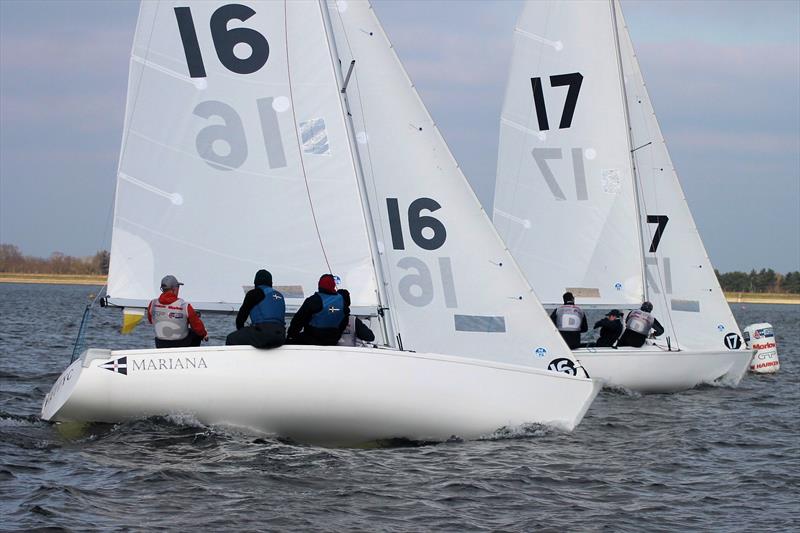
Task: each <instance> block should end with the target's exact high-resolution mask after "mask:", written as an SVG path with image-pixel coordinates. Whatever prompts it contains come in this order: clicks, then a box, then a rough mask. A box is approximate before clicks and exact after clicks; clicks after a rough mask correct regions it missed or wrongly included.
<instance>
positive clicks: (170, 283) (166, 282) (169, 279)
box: [161, 274, 183, 291]
mask: <svg viewBox="0 0 800 533" xmlns="http://www.w3.org/2000/svg"><path fill="white" fill-rule="evenodd" d="M180 285H183V283H181V282H180V281H178V278H176V277H175V276H173V275H172V274H169V275H166V276H164V277H163V278H161V290H162V291H165V290H168V289H177V288H178V287H179V286H180Z"/></svg>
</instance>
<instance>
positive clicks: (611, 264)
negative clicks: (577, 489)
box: [493, 0, 751, 392]
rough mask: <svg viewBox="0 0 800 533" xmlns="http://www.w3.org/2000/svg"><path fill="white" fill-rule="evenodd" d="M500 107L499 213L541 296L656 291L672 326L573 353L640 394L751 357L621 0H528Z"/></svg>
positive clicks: (590, 298)
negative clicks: (645, 337)
mask: <svg viewBox="0 0 800 533" xmlns="http://www.w3.org/2000/svg"><path fill="white" fill-rule="evenodd" d="M514 39H515V44H514V53H513V59H512V65H511V73H510V76H509V82H508V87H507V92H506V97H505V102H504V107H503V112H502V118H501V127H500V147H499V156H498V165H497V182H496V189H495V201H494V202H495V203H494V215H493V218H494V223H495V225H496V227H497V229H498V231H499V233H500V235H501V236H502V237H503V238H504V240H505V241H506V243H507V244H508V246H509V249H510V250H511V251H512V253H513V254H514V256H515V258H516V259H517V261H518V262H519V264H520V266H521V267H522V269H523V271H524V272H525V275H526V276H527V277H528V280H529V281H530V282H531V284H532V285H533V286H534V289H535V290H536V293H537V295H538V297H539V299H540V300H541V302H542V303H543V304H544V305H545V306H548V305H550V306H556V305H560V304H561V303H562V299H561V296H562V293H563V292H565V291H571V292H573V293H574V295H575V296H576V303H577V304H578V305H581V306H582V307H586V308H600V309H611V308H622V309H625V308H627V309H631V308H638V307H639V305H640V304H641V303H642V302H643V301H644V300H650V301H651V302H652V303H653V304H654V306H655V310H654V313H655V315H656V316H657V317H658V318H659V320H660V322H661V323H662V324H663V326H664V328H665V330H666V332H665V334H664V336H663V337H661V338H659V339H658V340H657V341H654V342H650V343H648V344H646V345H645V346H644V347H642V348H624V349H623V348H620V349H616V350H615V349H610V348H588V349H579V350H576V351H575V352H574V353H575V355H576V356H577V357H578V359H579V360H580V362H581V363H582V364H583V365H584V367H585V368H586V369H587V370H588V371H589V373H590V375H591V376H592V377H597V378H600V379H602V380H603V381H604V382H605V383H606V384H607V385H610V386H622V387H626V388H629V389H632V390H636V391H642V392H668V391H677V390H682V389H687V388H691V387H694V386H696V385H698V384H701V383H710V382H714V381H718V380H723V381H724V382H726V383H730V384H734V385H735V384H737V383H738V382H739V380H740V379H741V377H742V376H743V374H744V372H745V370H746V368H747V361H748V359H749V357H750V355H751V352H750V351H749V350H746V349H745V348H744V347H743V346H742V341H741V334H740V331H739V328H738V326H737V324H736V321H735V320H734V318H733V316H732V314H731V311H730V308H729V307H728V304H727V302H726V301H725V298H724V296H723V293H722V291H721V289H720V287H719V284H718V282H717V279H716V276H715V274H714V270H713V268H712V266H711V263H710V261H709V258H708V255H707V254H706V251H705V248H704V247H703V244H702V242H701V240H700V235H699V234H698V231H697V228H696V227H695V224H694V221H693V220H692V216H691V213H690V212H689V208H688V205H687V204H686V200H685V198H684V195H683V191H682V190H681V186H680V183H679V182H678V177H677V174H676V172H675V169H674V168H673V166H672V162H671V160H670V158H669V154H668V152H667V147H666V144H665V142H664V138H663V136H662V135H661V130H660V129H659V126H658V122H657V120H656V116H655V113H654V111H653V107H652V104H651V102H650V98H649V96H648V94H647V90H646V88H645V84H644V81H643V79H642V73H641V70H640V69H639V65H638V61H637V59H636V55H635V54H634V50H633V45H632V43H631V39H630V36H629V34H628V30H627V27H626V25H625V21H624V19H623V17H622V11H621V9H620V6H619V2H618V1H617V0H611V1H597V2H584V1H555V0H553V1H545V0H537V1H534V2H528V3H527V4H526V5H525V7H524V10H523V12H522V14H521V16H520V18H519V21H518V23H517V27H516V31H515V35H514Z"/></svg>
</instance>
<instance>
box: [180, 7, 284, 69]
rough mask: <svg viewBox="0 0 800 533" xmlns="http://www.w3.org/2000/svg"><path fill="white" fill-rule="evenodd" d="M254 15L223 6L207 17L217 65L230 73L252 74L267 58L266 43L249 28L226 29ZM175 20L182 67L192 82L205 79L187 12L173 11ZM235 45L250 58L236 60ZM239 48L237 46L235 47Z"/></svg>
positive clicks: (190, 17) (182, 9) (237, 58)
mask: <svg viewBox="0 0 800 533" xmlns="http://www.w3.org/2000/svg"><path fill="white" fill-rule="evenodd" d="M255 14H256V12H255V11H254V10H253V9H252V8H250V7H247V6H244V5H242V4H227V5H224V6H222V7H220V8H219V9H217V10H216V11H214V13H213V14H212V15H211V21H210V25H211V38H212V40H213V42H214V49H215V50H216V52H217V57H218V58H219V61H220V63H222V64H223V66H225V68H227V69H228V70H230V71H231V72H235V73H237V74H252V73H253V72H256V71H257V70H259V69H260V68H261V67H263V66H264V65H265V64H266V62H267V59H268V58H269V43H268V42H267V39H266V37H264V36H263V35H261V34H260V33H258V32H257V31H256V30H254V29H252V28H230V29H229V28H228V23H229V22H230V21H231V20H238V21H241V22H244V21H246V20H247V19H249V18H250V17H252V16H253V15H255ZM175 19H176V20H177V21H178V30H179V31H180V34H181V42H182V43H183V52H184V54H185V55H186V65H187V67H188V68H189V75H190V76H191V77H192V78H205V77H206V69H205V64H204V63H203V54H202V52H201V51H200V44H199V43H198V41H197V32H196V31H195V27H194V20H193V19H192V11H191V8H188V7H176V8H175ZM237 45H245V46H246V47H248V48H249V49H250V55H248V56H247V57H246V58H240V57H238V56H237V55H236V53H235V52H234V49H235V48H237ZM239 48H241V46H240V47H239Z"/></svg>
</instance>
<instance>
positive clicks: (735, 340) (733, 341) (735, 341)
mask: <svg viewBox="0 0 800 533" xmlns="http://www.w3.org/2000/svg"><path fill="white" fill-rule="evenodd" d="M725 346H727V347H728V349H730V350H738V349H739V348H741V346H742V338H741V337H740V336H739V334H738V333H728V334H727V335H725Z"/></svg>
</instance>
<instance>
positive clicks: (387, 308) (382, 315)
mask: <svg viewBox="0 0 800 533" xmlns="http://www.w3.org/2000/svg"><path fill="white" fill-rule="evenodd" d="M318 3H319V8H320V11H321V12H322V18H323V20H324V21H325V35H326V37H327V39H328V43H329V49H330V51H331V63H332V64H333V68H334V71H335V72H336V81H337V83H338V85H339V87H340V88H341V90H340V92H341V94H342V97H341V99H340V101H341V105H342V115H343V116H344V117H346V119H345V120H346V122H347V137H348V140H349V142H350V153H351V154H352V156H353V157H352V161H353V171H354V172H355V175H356V178H357V180H358V191H359V195H360V199H361V208H362V210H363V213H364V219H365V222H366V226H367V235H368V236H369V246H370V252H371V254H372V264H373V269H374V272H375V277H376V279H377V290H378V312H377V314H378V323H379V324H380V327H381V329H382V331H383V338H384V339H385V342H386V344H387V345H389V346H392V347H397V344H398V339H397V338H396V337H395V331H396V330H397V328H396V326H395V325H394V314H393V313H392V306H391V305H390V300H389V295H388V292H387V291H386V281H385V279H386V275H385V274H384V266H383V262H382V261H381V258H380V252H379V249H378V238H377V233H376V232H375V223H374V218H373V214H372V208H371V206H370V202H369V197H368V194H367V184H366V179H365V177H364V168H363V166H362V165H361V157H360V155H359V150H358V143H357V142H356V140H355V128H354V126H353V116H352V114H351V113H350V111H349V104H348V102H347V87H346V86H345V82H344V75H343V74H342V62H341V60H339V57H340V56H339V52H338V47H337V45H336V39H335V37H334V31H333V25H332V24H331V17H330V11H329V9H330V6H329V4H328V2H327V1H326V0H318ZM354 66H355V61H353V63H351V67H350V68H353V67H354ZM351 73H352V71H351Z"/></svg>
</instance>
